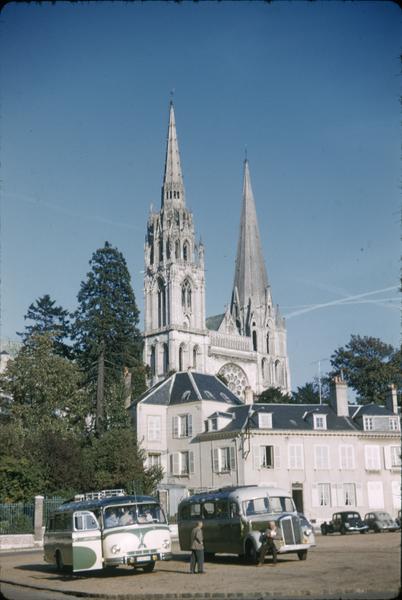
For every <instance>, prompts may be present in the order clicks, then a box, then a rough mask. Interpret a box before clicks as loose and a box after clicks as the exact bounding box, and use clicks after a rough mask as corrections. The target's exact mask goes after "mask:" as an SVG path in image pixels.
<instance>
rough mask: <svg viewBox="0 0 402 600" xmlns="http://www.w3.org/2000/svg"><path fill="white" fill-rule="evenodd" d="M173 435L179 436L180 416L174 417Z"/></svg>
mask: <svg viewBox="0 0 402 600" xmlns="http://www.w3.org/2000/svg"><path fill="white" fill-rule="evenodd" d="M172 437H174V438H177V437H179V417H173V418H172Z"/></svg>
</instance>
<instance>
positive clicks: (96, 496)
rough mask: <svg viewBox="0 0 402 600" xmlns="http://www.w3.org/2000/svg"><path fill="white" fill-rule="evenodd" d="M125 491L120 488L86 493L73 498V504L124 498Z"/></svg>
mask: <svg viewBox="0 0 402 600" xmlns="http://www.w3.org/2000/svg"><path fill="white" fill-rule="evenodd" d="M126 495H127V494H126V491H125V490H123V489H122V488H119V489H116V490H100V491H99V492H87V493H86V494H76V495H75V496H74V501H75V502H80V501H81V500H101V498H113V497H116V496H126Z"/></svg>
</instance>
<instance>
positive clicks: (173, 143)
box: [161, 101, 185, 208]
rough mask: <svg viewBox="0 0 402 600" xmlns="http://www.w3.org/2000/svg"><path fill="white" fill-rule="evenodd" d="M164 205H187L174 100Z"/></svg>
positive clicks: (164, 187) (170, 117)
mask: <svg viewBox="0 0 402 600" xmlns="http://www.w3.org/2000/svg"><path fill="white" fill-rule="evenodd" d="M161 204H162V206H168V205H169V206H175V207H176V208H179V207H181V206H184V205H185V196H184V184H183V176H182V173H181V165H180V153H179V143H178V140H177V133H176V121H175V116H174V108H173V102H172V101H171V102H170V113H169V128H168V136H167V145H166V159H165V174H164V178H163V186H162V203H161Z"/></svg>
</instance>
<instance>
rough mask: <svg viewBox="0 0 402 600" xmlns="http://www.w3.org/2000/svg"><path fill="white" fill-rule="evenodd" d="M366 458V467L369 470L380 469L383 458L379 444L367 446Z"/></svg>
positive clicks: (365, 450) (365, 449)
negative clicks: (381, 457)
mask: <svg viewBox="0 0 402 600" xmlns="http://www.w3.org/2000/svg"><path fill="white" fill-rule="evenodd" d="M364 459H365V467H366V469H367V470H368V471H380V469H381V459H380V447H379V446H365V447H364Z"/></svg>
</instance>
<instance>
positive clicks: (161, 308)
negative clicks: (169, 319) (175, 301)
mask: <svg viewBox="0 0 402 600" xmlns="http://www.w3.org/2000/svg"><path fill="white" fill-rule="evenodd" d="M165 325H166V290H165V285H164V282H163V281H162V280H161V279H159V281H158V327H165Z"/></svg>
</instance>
